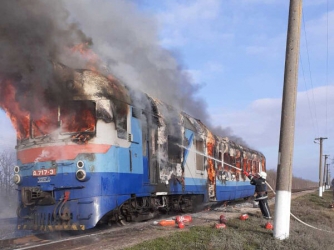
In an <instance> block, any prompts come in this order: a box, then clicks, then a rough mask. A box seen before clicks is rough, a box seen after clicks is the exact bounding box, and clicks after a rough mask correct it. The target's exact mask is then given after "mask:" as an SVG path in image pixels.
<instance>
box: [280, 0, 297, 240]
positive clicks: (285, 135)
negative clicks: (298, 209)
mask: <svg viewBox="0 0 334 250" xmlns="http://www.w3.org/2000/svg"><path fill="white" fill-rule="evenodd" d="M301 15H302V0H290V7H289V22H288V32H287V41H286V52H285V69H284V87H283V97H282V111H281V130H280V143H279V150H278V164H277V179H276V203H275V218H274V237H275V238H276V239H280V240H284V239H286V238H288V237H289V231H290V208H291V186H292V161H293V146H294V136H295V117H296V99H297V85H298V63H299V43H300V42H299V41H300V22H301Z"/></svg>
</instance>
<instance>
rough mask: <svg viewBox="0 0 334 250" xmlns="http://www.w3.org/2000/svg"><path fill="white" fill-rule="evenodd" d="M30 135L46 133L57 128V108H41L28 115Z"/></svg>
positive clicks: (33, 136) (34, 136)
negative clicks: (29, 118)
mask: <svg viewBox="0 0 334 250" xmlns="http://www.w3.org/2000/svg"><path fill="white" fill-rule="evenodd" d="M30 117H31V120H30V128H31V137H32V138H36V137H40V136H44V135H48V134H50V133H52V132H53V131H55V130H56V129H57V128H58V109H57V108H53V109H44V108H41V109H40V110H39V112H38V113H35V114H34V115H32V114H31V115H30Z"/></svg>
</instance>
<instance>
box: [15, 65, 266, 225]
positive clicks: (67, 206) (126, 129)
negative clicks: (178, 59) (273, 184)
mask: <svg viewBox="0 0 334 250" xmlns="http://www.w3.org/2000/svg"><path fill="white" fill-rule="evenodd" d="M58 67H60V66H58ZM60 68H61V70H64V71H66V70H67V69H66V70H65V68H64V67H60ZM71 74H72V75H73V78H72V79H73V80H71V81H66V80H64V84H66V87H67V88H68V91H69V92H70V93H73V95H72V96H73V98H72V100H70V101H68V102H66V103H63V104H59V105H58V106H57V107H55V108H54V109H51V110H48V111H47V112H45V111H41V112H40V115H34V116H29V117H28V118H27V119H28V120H27V121H26V125H25V126H20V127H19V129H18V135H19V137H18V138H19V139H18V142H17V158H18V165H17V166H16V167H15V168H14V172H15V175H14V182H15V183H16V184H17V190H18V196H19V198H18V199H19V203H20V205H19V207H18V209H17V215H18V229H33V230H84V229H89V228H92V227H95V226H96V225H97V224H98V223H106V222H110V221H117V220H126V221H140V220H148V219H150V218H153V217H154V216H155V215H156V214H157V213H160V212H169V211H179V212H190V211H193V209H194V207H195V205H196V204H198V203H203V202H211V201H212V202H217V201H225V200H234V199H238V198H243V197H248V196H252V195H253V193H254V187H253V186H251V185H250V184H249V181H248V180H247V178H246V177H245V176H244V175H243V174H242V171H240V170H239V169H242V170H246V171H252V172H253V173H256V172H258V171H261V170H265V167H266V166H265V157H264V156H263V155H262V154H261V153H260V152H257V151H254V150H251V149H249V148H246V147H243V146H241V145H238V144H236V143H234V142H232V141H229V139H228V138H222V137H219V136H216V135H214V134H213V133H212V132H211V131H210V130H209V129H208V128H207V127H206V126H205V125H204V124H203V123H202V122H201V121H200V120H197V119H195V118H194V117H191V116H189V115H188V114H186V113H183V112H181V113H180V112H177V111H176V110H175V109H173V108H172V107H170V106H168V105H166V104H164V103H162V102H160V101H159V100H156V99H154V98H152V97H150V96H148V95H146V94H144V93H139V92H138V91H133V90H130V89H128V88H127V87H125V86H124V85H123V84H121V83H120V82H119V81H117V80H116V79H114V78H112V77H104V76H102V75H99V74H97V73H95V72H93V71H89V70H77V71H73V72H72V73H71ZM64 75H66V74H64ZM231 166H235V167H236V168H234V167H231Z"/></svg>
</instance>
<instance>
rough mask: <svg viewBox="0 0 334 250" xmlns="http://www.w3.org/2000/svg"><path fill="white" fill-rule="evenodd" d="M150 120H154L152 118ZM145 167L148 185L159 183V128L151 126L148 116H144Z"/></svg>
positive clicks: (145, 180)
mask: <svg viewBox="0 0 334 250" xmlns="http://www.w3.org/2000/svg"><path fill="white" fill-rule="evenodd" d="M150 119H152V118H151V117H150ZM141 120H142V142H143V167H144V171H143V172H144V177H143V178H144V179H143V182H144V183H146V184H157V183H158V175H159V171H158V159H157V126H150V125H148V124H150V122H149V121H148V117H147V115H145V114H143V115H142V119H141Z"/></svg>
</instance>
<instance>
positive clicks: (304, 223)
mask: <svg viewBox="0 0 334 250" xmlns="http://www.w3.org/2000/svg"><path fill="white" fill-rule="evenodd" d="M224 164H226V165H228V166H230V167H232V168H235V169H238V170H240V171H242V169H241V168H237V167H235V166H232V165H230V164H228V163H225V162H224ZM266 184H267V186H268V187H269V188H270V189H271V191H273V193H274V195H276V192H275V191H274V189H273V188H272V187H271V186H270V185H269V183H268V182H267V181H266ZM290 215H291V216H292V217H293V218H294V219H295V220H297V221H299V222H300V223H302V224H303V225H305V226H308V227H310V228H313V229H316V230H320V231H324V232H328V233H334V232H333V231H328V230H325V229H321V228H317V227H315V226H312V225H310V224H307V223H306V222H304V221H302V220H301V219H299V218H297V217H296V216H295V215H294V214H293V213H291V212H290Z"/></svg>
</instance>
